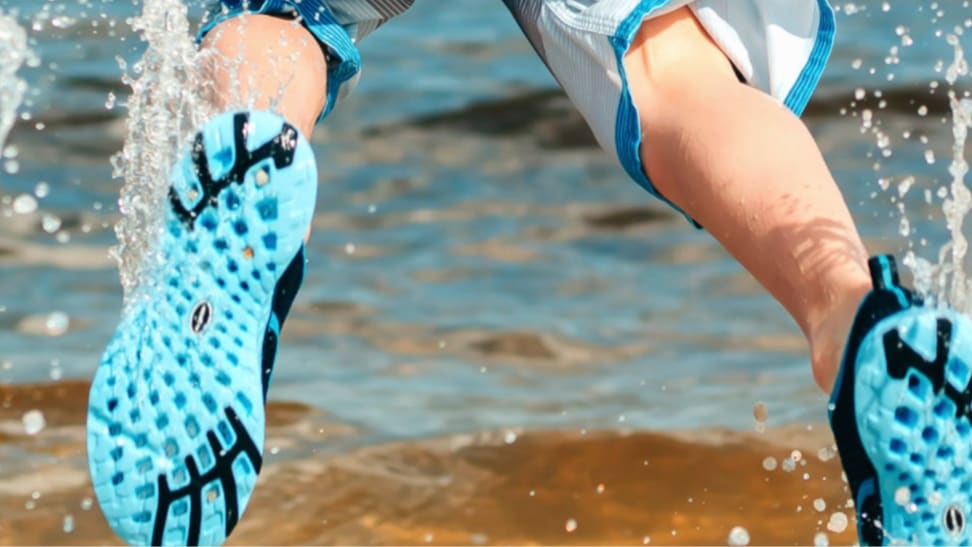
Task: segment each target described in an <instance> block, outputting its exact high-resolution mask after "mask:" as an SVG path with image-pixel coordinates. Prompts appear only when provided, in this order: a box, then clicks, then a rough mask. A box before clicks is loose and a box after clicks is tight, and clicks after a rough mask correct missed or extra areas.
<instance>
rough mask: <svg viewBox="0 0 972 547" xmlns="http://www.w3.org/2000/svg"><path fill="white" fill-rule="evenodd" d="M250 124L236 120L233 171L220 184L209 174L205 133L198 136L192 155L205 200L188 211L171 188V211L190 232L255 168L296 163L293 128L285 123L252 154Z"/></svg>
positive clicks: (247, 118)
mask: <svg viewBox="0 0 972 547" xmlns="http://www.w3.org/2000/svg"><path fill="white" fill-rule="evenodd" d="M249 121H250V115H249V114H248V113H246V112H240V113H237V114H235V115H234V116H233V135H234V138H235V144H234V148H235V157H234V160H233V167H232V168H231V169H230V171H229V173H227V174H226V175H225V176H223V177H222V178H220V179H219V180H213V176H212V173H211V172H210V170H209V160H208V159H207V156H206V145H205V143H204V142H203V136H202V133H199V134H197V135H196V138H195V140H194V141H193V144H192V151H191V155H192V163H193V165H194V167H195V172H196V176H197V177H198V178H199V184H200V185H201V186H202V197H201V198H200V199H199V202H198V203H196V205H194V206H193V207H192V208H191V209H187V208H186V206H185V205H184V204H183V203H182V200H181V199H180V198H179V195H178V194H177V193H176V191H175V188H172V187H170V188H169V203H170V204H171V205H172V210H173V211H174V212H175V214H176V216H177V217H179V220H180V221H182V223H183V224H184V225H185V226H186V227H187V228H189V229H190V230H192V229H194V228H195V224H196V217H198V216H199V213H201V212H202V211H203V210H204V209H206V208H207V207H216V206H217V205H218V202H219V201H218V199H217V198H218V196H219V193H220V192H222V191H223V189H225V188H226V187H228V186H229V185H231V184H241V183H242V182H243V179H244V177H245V176H246V173H247V171H249V170H250V168H251V167H253V165H254V164H256V163H259V162H261V161H263V160H265V159H267V158H270V159H272V160H273V164H274V166H276V168H277V169H282V168H284V167H287V166H289V165H290V164H291V163H293V161H294V151H295V148H296V146H297V135H298V133H297V129H296V128H295V127H294V126H292V125H290V124H289V123H286V122H284V124H283V126H282V127H281V129H280V133H279V134H277V136H276V137H274V138H273V139H271V140H269V141H268V142H266V143H264V144H263V145H261V146H260V147H259V148H257V149H256V150H253V151H252V152H251V151H250V150H248V149H247V148H246V128H247V124H248V123H249Z"/></svg>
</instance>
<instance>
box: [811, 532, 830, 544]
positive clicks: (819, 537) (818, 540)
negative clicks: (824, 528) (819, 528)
mask: <svg viewBox="0 0 972 547" xmlns="http://www.w3.org/2000/svg"><path fill="white" fill-rule="evenodd" d="M813 545H814V547H827V546H828V545H830V540H829V539H827V534H825V533H823V532H817V534H816V535H814V536H813Z"/></svg>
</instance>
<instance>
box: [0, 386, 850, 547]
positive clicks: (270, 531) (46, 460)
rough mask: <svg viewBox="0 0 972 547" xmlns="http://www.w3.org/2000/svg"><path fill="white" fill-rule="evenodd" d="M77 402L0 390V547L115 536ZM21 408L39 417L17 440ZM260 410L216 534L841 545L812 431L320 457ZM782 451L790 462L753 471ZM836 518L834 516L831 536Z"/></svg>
mask: <svg viewBox="0 0 972 547" xmlns="http://www.w3.org/2000/svg"><path fill="white" fill-rule="evenodd" d="M86 399H87V385H86V384H84V383H81V382H60V383H53V384H42V385H28V386H15V387H11V386H0V453H2V459H0V461H2V462H3V464H2V468H0V543H2V544H5V545H12V544H21V545H25V544H50V545H54V544H118V543H119V541H118V539H117V538H116V537H115V536H114V535H113V534H112V532H111V531H110V530H109V528H108V527H107V525H106V523H105V521H104V519H103V518H102V516H101V514H100V512H99V510H98V508H97V503H93V492H92V489H91V486H90V484H89V481H88V477H87V471H86V463H85V459H84V429H83V423H84V419H85V405H86ZM32 409H37V410H40V411H41V412H43V414H44V416H45V419H46V427H45V428H44V429H43V430H42V431H41V432H40V433H39V434H37V435H34V436H28V435H27V434H26V433H25V432H24V426H23V423H22V417H23V415H24V413H25V412H26V411H28V410H32ZM269 416H270V426H269V436H268V439H267V444H266V446H267V448H266V450H267V454H266V458H267V464H266V466H265V467H264V471H263V474H262V476H261V478H260V483H259V488H258V489H257V491H256V493H255V495H254V497H253V498H252V500H251V503H250V505H249V508H248V509H247V512H246V514H245V516H244V518H243V520H242V521H241V522H240V524H239V526H238V527H237V528H236V531H235V532H234V534H233V535H232V537H231V540H230V544H235V545H243V544H273V545H285V544H357V545H388V544H399V545H401V544H407V545H415V544H516V545H541V544H551V545H553V544H556V545H563V544H627V545H641V544H644V543H645V542H646V541H648V542H650V544H651V545H689V544H691V545H704V544H723V545H725V544H726V542H727V541H728V535H729V532H730V530H731V529H732V528H733V527H734V526H737V525H738V526H743V527H744V528H746V530H747V531H748V532H749V534H750V537H751V544H764V545H765V544H773V545H792V544H800V545H806V544H813V543H814V539H815V536H816V534H818V533H820V532H824V533H826V534H827V536H828V539H829V541H830V543H831V544H832V545H836V544H849V543H853V542H854V541H855V540H856V537H855V536H854V534H853V529H854V522H853V518H852V517H851V515H852V513H853V510H852V509H848V508H846V507H845V504H846V501H847V493H846V489H845V484H844V483H843V482H842V481H841V471H840V467H839V465H838V463H837V459H836V458H832V457H830V454H832V451H831V447H832V438H831V437H830V435H829V433H828V432H827V430H826V426H823V425H818V426H813V427H809V428H808V427H807V426H801V427H791V428H784V429H772V430H769V431H767V432H766V433H755V432H753V433H739V432H730V431H725V430H707V431H688V432H679V433H654V432H646V431H635V432H630V433H624V432H583V431H570V432H566V431H523V432H519V434H517V435H515V439H514V438H513V437H514V436H513V435H511V434H510V433H509V432H490V433H480V434H473V435H455V436H451V437H447V438H435V439H427V440H420V441H411V442H401V443H391V444H378V445H371V446H365V447H357V448H349V449H347V450H344V451H341V450H337V451H334V450H330V449H328V448H327V447H328V446H329V445H331V446H333V445H334V444H340V442H341V441H342V440H347V439H349V438H353V436H354V435H355V432H354V430H353V429H352V428H350V427H348V426H343V425H340V424H336V423H335V422H334V421H333V420H329V419H328V417H327V416H325V415H323V414H322V413H320V412H319V411H315V410H313V409H311V408H308V407H305V406H302V405H297V404H288V403H272V404H271V405H270V412H269ZM821 449H822V450H821ZM794 450H799V451H800V454H801V457H800V459H799V460H797V461H796V462H795V464H796V465H795V466H792V465H791V463H793V460H792V459H791V462H788V463H787V466H786V467H787V469H790V468H791V467H792V470H789V471H784V470H783V467H781V466H780V465H777V466H776V468H775V469H774V470H772V471H766V470H765V469H764V467H763V465H764V463H763V462H764V459H766V458H767V457H772V458H774V459H775V461H776V462H777V463H779V462H783V461H784V460H786V459H787V458H788V457H790V456H791V454H792V452H793V451H794ZM274 452H275V453H274ZM824 460H826V461H824ZM821 509H822V510H821ZM835 513H841V514H843V515H847V517H848V520H849V522H848V523H847V526H846V529H844V530H843V531H842V532H841V533H836V532H834V531H832V530H833V529H834V528H838V529H839V528H841V526H835V523H838V524H839V523H841V522H842V517H841V516H840V515H838V516H837V517H834V516H833V515H834V514H835ZM828 525H829V526H830V527H831V530H828V529H827V528H828ZM66 529H67V530H69V531H67V532H66V531H65V530H66ZM569 529H572V530H570V531H569Z"/></svg>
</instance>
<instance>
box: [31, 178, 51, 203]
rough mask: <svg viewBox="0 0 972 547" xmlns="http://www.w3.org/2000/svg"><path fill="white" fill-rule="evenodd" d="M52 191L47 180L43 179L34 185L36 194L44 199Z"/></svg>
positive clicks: (38, 197)
mask: <svg viewBox="0 0 972 547" xmlns="http://www.w3.org/2000/svg"><path fill="white" fill-rule="evenodd" d="M50 193H51V187H50V185H48V184H47V183H46V182H44V181H41V182H38V183H37V184H35V185H34V195H35V196H37V199H44V198H46V197H47V196H48V195H50Z"/></svg>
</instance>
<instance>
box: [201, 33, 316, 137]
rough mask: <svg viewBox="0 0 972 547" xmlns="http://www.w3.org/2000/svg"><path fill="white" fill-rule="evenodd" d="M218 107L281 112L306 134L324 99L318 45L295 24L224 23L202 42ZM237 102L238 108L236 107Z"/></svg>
mask: <svg viewBox="0 0 972 547" xmlns="http://www.w3.org/2000/svg"><path fill="white" fill-rule="evenodd" d="M202 47H203V49H206V50H209V51H210V52H211V53H212V54H211V55H209V56H208V57H207V63H208V64H209V66H208V70H209V73H210V77H211V78H212V80H213V84H214V87H215V90H216V93H217V95H218V97H216V101H217V103H218V104H219V106H224V107H229V106H246V105H250V106H252V107H254V108H258V109H262V108H267V107H269V106H270V105H273V104H275V105H276V107H277V109H278V110H279V111H280V113H281V114H282V115H283V116H284V117H285V118H287V119H288V120H289V121H290V122H291V123H293V124H294V125H297V126H298V127H299V128H300V129H301V131H303V132H304V133H305V134H310V132H311V130H312V129H313V127H314V123H315V121H316V120H317V118H318V116H319V115H320V113H321V112H322V111H323V110H324V107H325V106H326V100H327V69H328V67H327V61H326V58H325V55H324V52H323V50H322V49H321V46H320V44H319V42H318V41H317V40H316V39H315V37H314V36H313V35H312V34H311V33H310V32H309V31H308V30H307V29H306V28H305V27H303V26H302V25H300V24H299V23H298V22H296V21H295V20H293V19H287V18H283V17H279V16H273V15H262V14H247V15H239V16H235V17H231V18H228V19H226V20H224V21H221V22H220V23H218V24H217V25H216V26H215V27H213V28H212V29H211V30H210V31H209V32H208V33H207V34H206V35H205V37H204V38H203V40H202ZM234 103H238V104H234Z"/></svg>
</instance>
